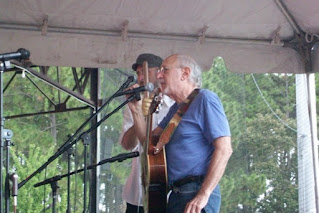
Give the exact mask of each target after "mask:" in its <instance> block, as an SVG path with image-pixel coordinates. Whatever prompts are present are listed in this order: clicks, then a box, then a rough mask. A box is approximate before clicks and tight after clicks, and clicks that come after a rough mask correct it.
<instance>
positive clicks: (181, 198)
mask: <svg viewBox="0 0 319 213" xmlns="http://www.w3.org/2000/svg"><path fill="white" fill-rule="evenodd" d="M200 187H201V183H199V182H192V183H187V184H184V185H182V186H180V187H174V188H173V190H172V192H171V194H170V196H169V200H168V206H167V211H166V213H183V212H184V209H185V207H186V204H187V203H188V202H189V201H191V200H192V199H193V198H194V197H195V196H196V194H197V192H198V191H199V189H200ZM220 204H221V196H220V190H219V185H217V186H216V188H215V189H214V191H213V193H212V194H211V195H210V197H209V200H208V203H207V205H206V206H205V207H204V208H203V209H202V211H201V212H203V213H218V212H219V209H220Z"/></svg>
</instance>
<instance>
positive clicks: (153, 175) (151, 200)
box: [141, 136, 168, 213]
mask: <svg viewBox="0 0 319 213" xmlns="http://www.w3.org/2000/svg"><path fill="white" fill-rule="evenodd" d="M158 138H159V136H157V137H155V136H153V137H152V140H150V141H149V146H148V151H147V152H144V153H143V155H142V157H141V160H142V184H143V194H144V211H145V212H147V213H165V212H166V204H167V189H168V186H167V169H166V155H165V149H163V150H162V151H161V152H159V153H158V154H156V155H154V153H153V152H154V149H153V148H154V146H155V145H156V143H157V141H158ZM146 153H147V154H146Z"/></svg>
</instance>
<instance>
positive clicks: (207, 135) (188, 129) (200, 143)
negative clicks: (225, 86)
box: [159, 89, 230, 184]
mask: <svg viewBox="0 0 319 213" xmlns="http://www.w3.org/2000/svg"><path fill="white" fill-rule="evenodd" d="M178 107H179V106H178V105H177V104H176V103H175V104H174V105H173V106H172V107H171V108H170V110H169V112H168V114H167V115H166V117H165V118H164V119H163V120H162V122H161V123H160V124H159V126H160V127H161V128H162V129H164V128H165V127H166V125H167V124H168V122H169V121H170V120H171V118H172V117H173V115H174V114H175V112H176V111H177V110H178ZM222 136H230V129H229V125H228V121H227V117H226V115H225V112H224V109H223V106H222V103H221V101H220V100H219V98H218V96H217V95H216V94H215V93H213V92H211V91H209V90H206V89H201V90H200V92H199V94H198V95H197V96H196V97H195V99H194V100H193V102H192V103H191V105H190V106H189V108H188V110H187V112H186V113H185V114H184V115H183V117H182V120H181V121H180V123H179V125H178V127H177V128H176V130H175V132H174V134H173V135H172V137H171V139H170V142H169V143H168V144H166V146H165V151H166V159H167V173H168V182H169V184H172V183H173V182H174V181H176V180H179V179H181V178H184V177H186V176H197V175H206V172H207V169H208V166H209V164H210V160H211V157H212V154H213V152H214V146H213V144H212V142H213V141H214V140H215V139H216V138H219V137H222Z"/></svg>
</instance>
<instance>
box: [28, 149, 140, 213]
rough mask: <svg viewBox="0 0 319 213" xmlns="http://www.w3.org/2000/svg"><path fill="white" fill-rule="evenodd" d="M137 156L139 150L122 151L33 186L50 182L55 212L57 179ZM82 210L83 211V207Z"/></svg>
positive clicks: (53, 210)
mask: <svg viewBox="0 0 319 213" xmlns="http://www.w3.org/2000/svg"><path fill="white" fill-rule="evenodd" d="M138 156H139V152H131V153H122V154H119V155H117V156H115V157H111V158H107V159H104V160H101V161H100V162H99V163H97V164H93V165H90V166H87V167H86V168H85V167H84V168H83V169H79V170H76V171H73V172H68V173H67V174H64V175H57V176H54V177H51V178H48V179H46V180H44V181H42V182H39V183H37V184H34V187H39V186H42V185H45V184H51V188H52V194H53V198H52V199H53V202H52V203H53V204H52V212H53V213H55V209H56V207H55V205H56V196H57V193H56V192H57V189H58V188H59V187H58V184H57V182H58V181H59V180H61V179H62V178H65V177H68V178H69V177H70V176H71V175H74V174H77V173H80V172H83V171H84V172H85V170H90V169H94V168H96V167H97V166H100V165H103V164H105V163H112V162H115V161H118V162H122V161H123V160H126V159H129V158H135V157H138ZM68 205H69V204H68ZM67 208H68V209H69V208H70V207H69V206H68V207H67ZM83 211H85V209H84V210H83Z"/></svg>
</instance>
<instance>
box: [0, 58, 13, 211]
mask: <svg viewBox="0 0 319 213" xmlns="http://www.w3.org/2000/svg"><path fill="white" fill-rule="evenodd" d="M0 56H1V55H0ZM9 66H10V61H6V60H4V58H2V60H1V61H0V213H3V210H4V209H3V204H5V209H6V212H9V205H10V203H9V201H10V195H8V193H9V194H10V192H8V190H9V189H6V188H7V187H6V188H5V191H4V190H3V170H2V166H3V149H4V146H5V144H4V139H5V140H6V147H7V160H6V167H7V168H6V173H7V174H6V181H5V184H4V185H5V186H7V178H8V177H9V146H10V145H11V143H10V139H11V136H12V131H11V130H9V129H7V130H6V129H4V120H5V119H4V117H3V72H4V71H5V70H6V69H7V67H9ZM3 192H5V193H3ZM3 195H5V202H4V201H3Z"/></svg>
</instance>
